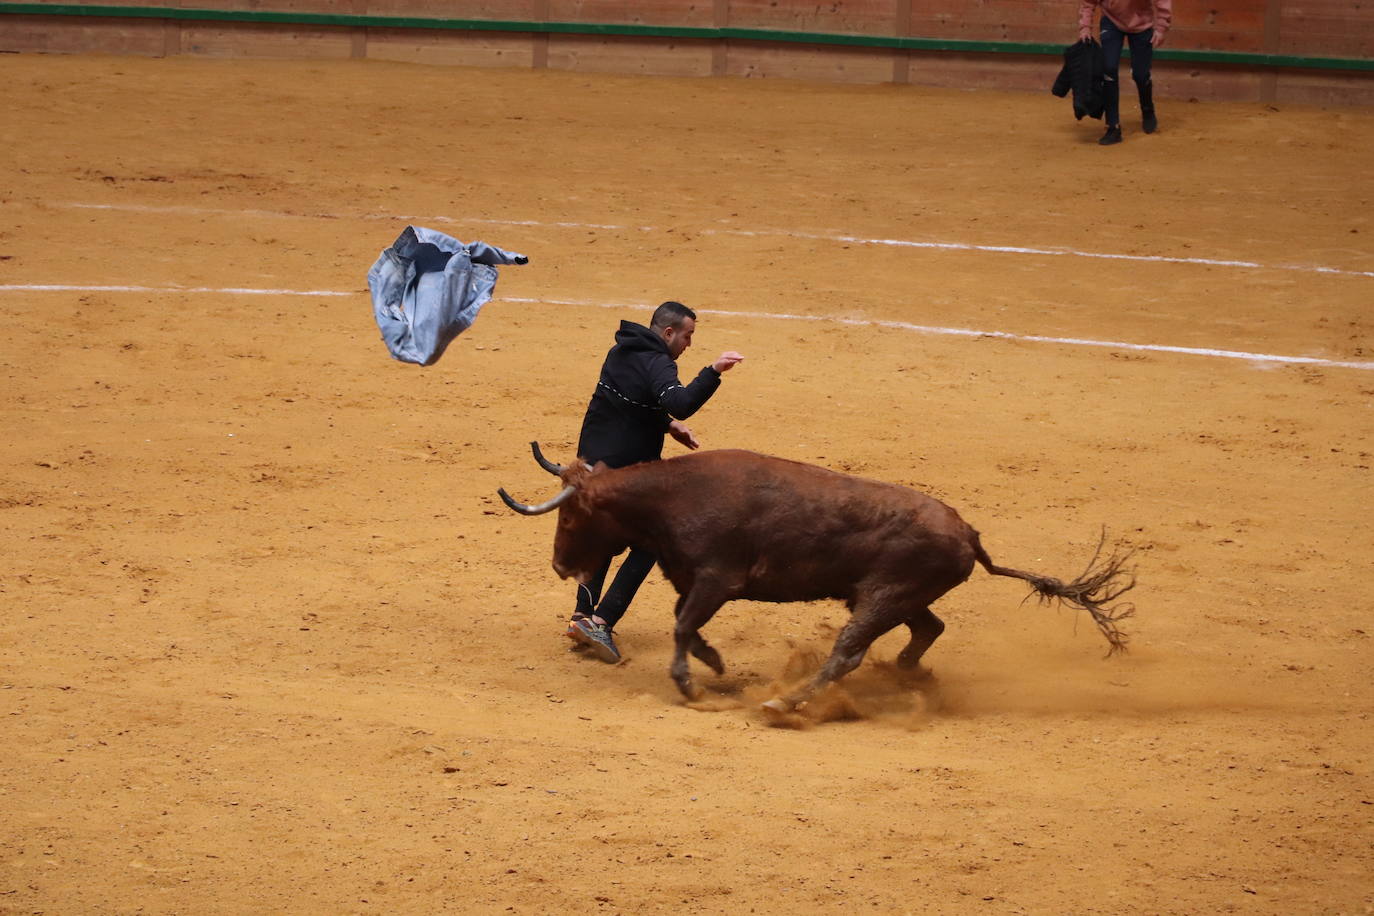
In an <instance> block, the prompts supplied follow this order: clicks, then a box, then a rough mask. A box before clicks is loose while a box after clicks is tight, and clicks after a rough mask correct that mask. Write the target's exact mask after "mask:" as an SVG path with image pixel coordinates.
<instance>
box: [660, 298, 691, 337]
mask: <svg viewBox="0 0 1374 916" xmlns="http://www.w3.org/2000/svg"><path fill="white" fill-rule="evenodd" d="M684 318H690V319H692V320H693V321H696V320H697V313H696V312H694V311H692V310H691V309H689V308H688V307H687V306H685V305H683V304H682V303H681V302H674V301H672V300H671V299H669V300H668V301H667V302H665V303H663V304H662V305H660V306H659V307H658V308H656V309H654V318H653V320H652V321H650V322H649V327H651V328H658V329H659V330H662V329H663V328H675V327H677V326H678V325H680V324H682V319H684Z"/></svg>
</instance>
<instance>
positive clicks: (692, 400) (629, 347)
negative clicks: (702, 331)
mask: <svg viewBox="0 0 1374 916" xmlns="http://www.w3.org/2000/svg"><path fill="white" fill-rule="evenodd" d="M719 387H720V373H719V372H717V371H716V370H715V369H713V368H711V367H710V366H707V367H705V368H704V369H702V370H701V371H700V372H698V373H697V377H696V378H695V379H693V380H692V382H691V383H690V384H688V385H686V386H684V385H683V384H682V383H681V382H680V381H678V377H677V363H675V362H674V361H673V358H672V357H671V356H669V355H668V345H667V344H666V343H664V341H663V338H661V337H659V336H658V335H657V334H655V333H654V332H653V331H651V330H649V329H648V328H646V327H644V326H643V325H641V324H635V323H634V322H633V321H622V322H620V330H619V331H616V334H615V346H614V347H612V348H611V350H610V352H609V353H607V354H606V362H605V363H604V364H603V365H602V366H601V378H600V379H599V380H598V381H597V383H596V391H595V392H594V393H593V394H592V400H591V403H590V404H588V405H587V415H586V417H585V418H584V419H583V421H582V437H581V438H580V439H579V440H578V443H577V454H578V455H579V456H580V457H581V458H583V459H584V460H586V461H589V462H591V463H592V464H595V463H596V462H598V461H604V462H606V464H608V465H610V466H611V467H613V468H621V467H625V466H626V465H630V464H636V463H638V462H640V461H656V460H657V459H659V458H661V457H662V456H663V436H664V434H665V433H666V432H667V431H668V424H669V422H670V420H671V419H677V420H685V419H687V418H688V417H690V416H691V415H692V414H694V413H696V412H697V411H698V410H699V409H700V408H701V405H703V404H705V403H706V402H707V401H708V400H710V398H711V395H713V394H715V393H716V389H717V388H719Z"/></svg>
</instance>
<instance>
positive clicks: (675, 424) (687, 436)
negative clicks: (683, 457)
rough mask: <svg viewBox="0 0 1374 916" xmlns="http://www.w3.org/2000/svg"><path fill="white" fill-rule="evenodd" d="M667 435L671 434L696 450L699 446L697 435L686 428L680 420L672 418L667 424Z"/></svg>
mask: <svg viewBox="0 0 1374 916" xmlns="http://www.w3.org/2000/svg"><path fill="white" fill-rule="evenodd" d="M668 435H670V436H672V437H673V438H674V439H676V440H677V441H679V442H681V443H682V444H683V445H685V446H687V447H688V448H689V449H693V450H696V449H699V448H701V443H700V442H698V441H697V437H696V436H694V435H692V431H691V430H690V429H688V428H687V427H686V425H685V424H684V423H683V422H682V421H681V420H673V421H672V422H670V423H669V424H668Z"/></svg>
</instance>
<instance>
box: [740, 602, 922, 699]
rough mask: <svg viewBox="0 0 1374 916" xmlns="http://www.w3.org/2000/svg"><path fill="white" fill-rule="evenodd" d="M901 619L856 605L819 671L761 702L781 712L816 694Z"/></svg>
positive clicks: (860, 658) (851, 666)
mask: <svg viewBox="0 0 1374 916" xmlns="http://www.w3.org/2000/svg"><path fill="white" fill-rule="evenodd" d="M903 619H904V617H903V616H901V615H897V614H893V613H891V612H883V611H880V610H878V609H877V608H874V607H872V606H869V607H867V608H865V607H863V606H857V607H856V608H855V611H854V616H853V617H852V618H851V619H850V621H849V623H847V624H845V627H844V629H843V630H841V631H840V635H839V636H838V637H837V638H836V639H835V648H833V649H832V650H831V651H830V657H829V658H827V659H826V660H825V664H823V665H821V670H820V671H818V672H816V675H815V676H814V677H812V678H811V680H810V681H808V682H807V683H806V684H804V685H802V686H801V687H800V688H798V689H797V690H794V691H793V692H792V693H789V694H788V695H787V696H785V697H777V698H775V699H772V700H769V701H768V702H766V703H764V704H763V706H764V708H765V709H766V710H769V711H771V712H781V713H786V712H791V711H792V710H794V709H796V708H797V707H798V706H800V705H801V704H803V703H805V702H806V701H807V700H809V699H811V697H813V696H815V694H816V691H818V690H820V689H821V688H822V687H824V686H825V685H826V684H829V683H830V682H831V681H835V680H838V679H839V678H842V677H844V676H845V675H846V674H848V673H849V672H851V671H853V670H854V669H855V668H857V667H859V663H860V662H862V661H863V660H864V655H866V654H867V653H868V647H869V646H871V645H873V641H874V640H876V639H877V638H878V637H879V636H882V635H883V634H884V633H886V632H887V631H888V630H891V629H892V628H893V627H895V626H897V624H899V623H901V622H902V620H903Z"/></svg>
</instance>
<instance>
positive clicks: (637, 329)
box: [615, 321, 668, 353]
mask: <svg viewBox="0 0 1374 916" xmlns="http://www.w3.org/2000/svg"><path fill="white" fill-rule="evenodd" d="M615 342H616V344H618V345H619V346H621V347H624V348H625V349H626V350H644V351H648V352H651V353H653V352H656V353H667V352H668V344H667V342H666V341H665V340H664V339H663V338H662V337H659V336H658V335H657V334H655V333H654V332H653V331H651V330H649V329H648V328H646V327H644V325H642V324H635V323H634V322H633V321H622V322H620V330H618V331H616V332H615Z"/></svg>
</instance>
